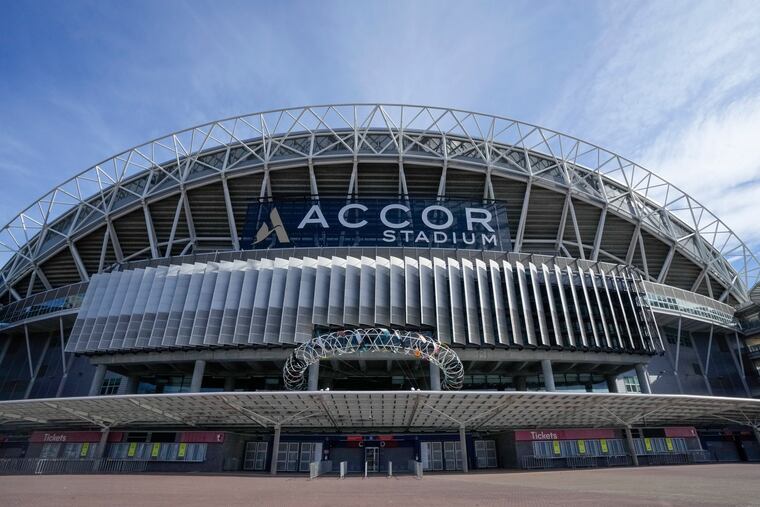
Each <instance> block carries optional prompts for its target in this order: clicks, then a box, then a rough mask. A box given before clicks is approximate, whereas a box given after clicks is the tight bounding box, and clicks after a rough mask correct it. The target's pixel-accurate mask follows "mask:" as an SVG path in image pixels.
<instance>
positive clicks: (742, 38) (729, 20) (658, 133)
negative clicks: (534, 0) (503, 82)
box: [546, 1, 760, 244]
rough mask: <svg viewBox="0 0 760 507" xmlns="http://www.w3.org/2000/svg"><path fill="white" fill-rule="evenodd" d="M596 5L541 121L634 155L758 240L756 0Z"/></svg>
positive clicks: (759, 24)
mask: <svg viewBox="0 0 760 507" xmlns="http://www.w3.org/2000/svg"><path fill="white" fill-rule="evenodd" d="M600 11H601V12H600V16H599V19H600V22H601V26H602V29H601V30H600V32H599V36H598V40H597V44H596V47H595V49H594V51H593V52H592V53H591V54H589V55H588V59H587V60H586V61H585V62H583V63H581V64H580V65H579V67H578V72H577V73H576V74H575V76H574V77H573V78H571V79H570V80H569V81H568V82H567V83H566V88H565V92H564V95H563V96H562V97H561V98H560V100H559V106H558V108H557V109H556V110H555V111H554V112H553V115H552V117H551V118H547V119H546V123H548V124H549V125H556V126H558V127H560V128H562V129H564V130H565V131H569V132H570V133H574V134H577V135H579V136H581V137H584V138H587V139H589V140H590V141H593V142H596V143H598V144H600V145H601V146H604V147H606V148H610V149H613V150H616V151H618V152H620V153H621V154H622V155H624V156H627V157H628V158H631V159H632V160H634V161H636V162H639V163H641V164H642V165H643V166H644V167H646V168H648V169H650V170H652V171H653V172H655V173H657V174H658V175H660V176H662V177H663V178H665V179H666V180H668V181H670V182H671V183H674V184H676V185H677V186H679V187H681V189H682V190H684V191H686V192H688V193H689V194H690V195H692V196H693V197H694V198H695V199H696V200H698V201H700V202H701V203H702V204H704V205H705V206H707V207H708V208H709V209H710V210H711V211H713V212H714V213H715V214H716V215H717V216H718V217H719V218H720V219H722V220H723V221H724V222H725V223H726V224H727V225H728V226H729V227H731V228H733V229H734V231H735V232H736V233H737V234H738V235H739V236H740V237H741V238H742V239H744V240H745V241H747V242H749V243H752V244H758V243H760V227H758V225H757V224H758V220H757V205H756V203H757V199H758V197H759V196H760V142H758V137H757V136H758V132H760V71H759V70H758V69H760V45H758V44H759V43H758V41H760V9H758V8H757V3H756V2H747V1H730V2H729V1H725V2H709V1H708V2H677V1H669V2H652V3H640V2H637V3H617V2H605V3H603V4H600ZM549 122H553V123H549Z"/></svg>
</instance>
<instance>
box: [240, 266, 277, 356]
mask: <svg viewBox="0 0 760 507" xmlns="http://www.w3.org/2000/svg"><path fill="white" fill-rule="evenodd" d="M273 276H274V262H272V261H271V260H270V259H262V260H261V262H260V263H259V277H258V280H256V293H255V295H254V297H253V314H252V315H251V329H250V331H249V332H248V344H249V345H250V344H256V345H262V344H263V343H264V330H265V329H266V325H267V309H268V308H269V295H270V292H271V289H272V278H273ZM283 287H284V286H283Z"/></svg>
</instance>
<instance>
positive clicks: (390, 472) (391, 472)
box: [388, 461, 393, 479]
mask: <svg viewBox="0 0 760 507" xmlns="http://www.w3.org/2000/svg"><path fill="white" fill-rule="evenodd" d="M391 477H393V462H392V461H389V462H388V478H389V479H390V478H391Z"/></svg>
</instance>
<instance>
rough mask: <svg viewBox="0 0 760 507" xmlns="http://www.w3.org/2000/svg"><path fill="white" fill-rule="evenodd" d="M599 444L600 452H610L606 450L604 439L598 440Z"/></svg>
mask: <svg viewBox="0 0 760 507" xmlns="http://www.w3.org/2000/svg"><path fill="white" fill-rule="evenodd" d="M599 443H600V444H601V446H602V452H604V453H607V452H610V451H609V449H608V448H607V440H606V439H604V438H603V439H601V440H599Z"/></svg>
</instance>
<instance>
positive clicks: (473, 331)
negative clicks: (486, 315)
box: [460, 259, 483, 345]
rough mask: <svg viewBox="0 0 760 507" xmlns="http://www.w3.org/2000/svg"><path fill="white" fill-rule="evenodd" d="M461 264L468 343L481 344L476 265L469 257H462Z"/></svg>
mask: <svg viewBox="0 0 760 507" xmlns="http://www.w3.org/2000/svg"><path fill="white" fill-rule="evenodd" d="M460 266H461V274H462V287H463V289H464V292H463V295H464V309H465V312H464V314H465V318H466V322H467V324H466V331H467V343H468V344H469V345H480V344H481V341H482V339H483V324H482V323H481V321H480V309H479V308H478V303H479V301H478V281H477V277H476V274H475V267H474V266H473V264H472V261H470V260H468V259H462V260H461V262H460Z"/></svg>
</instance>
